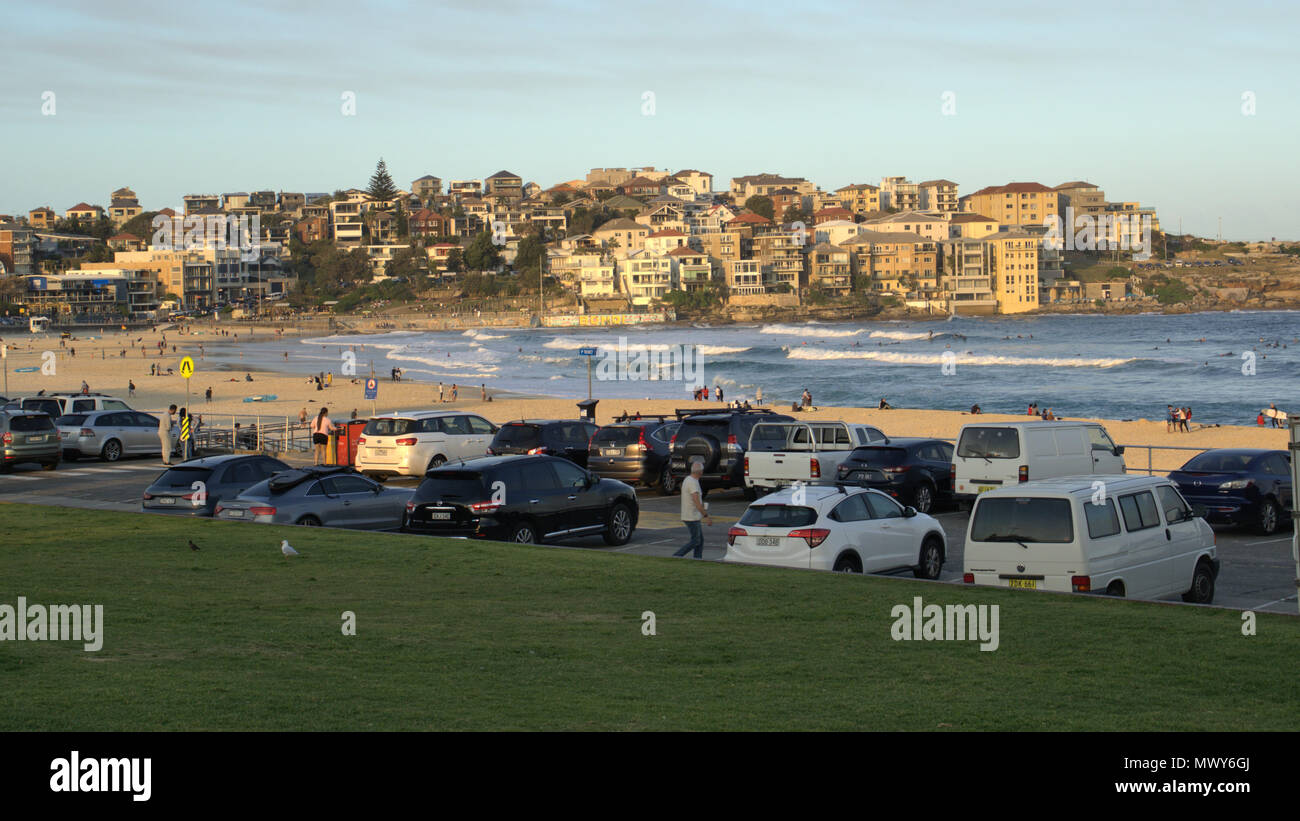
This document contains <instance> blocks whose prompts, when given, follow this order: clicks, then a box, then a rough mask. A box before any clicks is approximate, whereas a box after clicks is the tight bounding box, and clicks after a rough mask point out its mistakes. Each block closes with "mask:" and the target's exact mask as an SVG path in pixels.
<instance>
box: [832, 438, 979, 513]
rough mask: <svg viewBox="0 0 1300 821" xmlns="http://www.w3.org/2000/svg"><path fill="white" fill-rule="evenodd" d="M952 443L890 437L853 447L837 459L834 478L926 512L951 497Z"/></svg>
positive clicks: (940, 440)
mask: <svg viewBox="0 0 1300 821" xmlns="http://www.w3.org/2000/svg"><path fill="white" fill-rule="evenodd" d="M952 451H953V447H952V443H950V442H945V441H943V440H942V439H910V438H899V437H894V438H891V439H890V440H889V442H888V443H881V444H878V445H864V446H862V447H859V448H854V449H853V452H852V453H850V454H849V458H847V459H845V460H844V461H843V462H841V463H840V467H839V470H838V472H837V475H836V481H839V482H842V483H844V484H852V485H857V486H859V487H869V488H875V489H876V490H879V491H882V492H884V493H888V494H889V495H890V496H892V497H894V498H895V499H897V500H898V501H899V502H900V503H901V504H904V505H911V506H912V507H914V508H916V509H917V510H919V511H920V512H922V513H929V512H930V511H931V510H932V509H934V506H935V505H936V504H939V503H942V502H951V501H952V471H951V465H952Z"/></svg>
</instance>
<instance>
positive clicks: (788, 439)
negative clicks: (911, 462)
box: [745, 422, 889, 495]
mask: <svg viewBox="0 0 1300 821" xmlns="http://www.w3.org/2000/svg"><path fill="white" fill-rule="evenodd" d="M888 441H889V437H888V436H886V435H885V434H884V432H883V431H881V430H880V428H877V427H873V426H872V425H854V424H849V423H848V422H760V423H759V424H757V425H755V426H754V430H753V431H752V432H751V433H750V435H749V446H748V447H747V448H746V452H745V488H746V490H749V491H750V492H751V493H757V494H759V495H762V494H765V493H771V492H772V491H774V490H778V489H780V488H783V487H787V486H789V485H792V484H794V483H795V482H803V483H804V484H809V485H820V484H832V483H834V481H835V476H836V471H837V470H838V468H839V466H840V462H843V461H844V460H845V459H847V458H848V457H849V454H850V453H852V452H853V449H854V448H856V447H859V446H861V445H871V444H876V443H878V442H888ZM751 489H752V490H751Z"/></svg>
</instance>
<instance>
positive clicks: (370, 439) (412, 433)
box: [356, 411, 497, 481]
mask: <svg viewBox="0 0 1300 821" xmlns="http://www.w3.org/2000/svg"><path fill="white" fill-rule="evenodd" d="M496 432H497V427H496V425H494V424H492V423H491V422H489V421H488V420H486V419H484V418H483V417H482V416H479V415H477V414H473V413H465V412H463V411H416V412H413V413H393V414H389V415H387V416H375V417H372V418H371V419H370V420H369V421H367V422H366V427H365V430H363V431H362V432H361V438H360V439H358V440H357V459H356V467H357V470H359V471H360V472H362V473H364V474H366V475H367V476H370V477H373V478H375V479H379V480H380V481H382V480H384V479H387V478H388V477H390V476H423V475H424V474H425V473H426V472H427V471H429V470H432V469H433V468H436V467H438V466H439V465H442V464H443V463H445V462H454V461H456V460H458V459H475V458H477V457H479V456H482V455H483V454H485V453H487V449H488V445H490V444H492V437H493V435H494V434H496Z"/></svg>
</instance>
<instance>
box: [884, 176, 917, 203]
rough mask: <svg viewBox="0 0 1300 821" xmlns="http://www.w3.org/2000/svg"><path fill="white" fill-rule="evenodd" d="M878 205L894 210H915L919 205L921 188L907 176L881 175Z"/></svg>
mask: <svg viewBox="0 0 1300 821" xmlns="http://www.w3.org/2000/svg"><path fill="white" fill-rule="evenodd" d="M880 206H881V207H882V208H893V209H894V210H896V211H916V210H919V209H920V207H921V190H920V187H919V186H918V185H917V184H916V183H914V182H908V180H907V177H881V179H880Z"/></svg>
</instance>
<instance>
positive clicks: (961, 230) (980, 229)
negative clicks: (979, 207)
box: [948, 211, 999, 239]
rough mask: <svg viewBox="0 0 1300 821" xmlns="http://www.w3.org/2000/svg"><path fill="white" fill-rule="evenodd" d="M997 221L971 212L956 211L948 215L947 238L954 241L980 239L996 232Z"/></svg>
mask: <svg viewBox="0 0 1300 821" xmlns="http://www.w3.org/2000/svg"><path fill="white" fill-rule="evenodd" d="M998 228H999V226H998V221H997V220H995V219H990V218H989V217H986V216H984V215H983V214H976V213H974V212H973V211H958V212H956V213H951V214H949V215H948V236H949V237H952V238H954V239H956V238H958V237H960V238H962V239H980V238H981V237H987V236H988V235H989V234H996V233H997V232H998Z"/></svg>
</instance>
